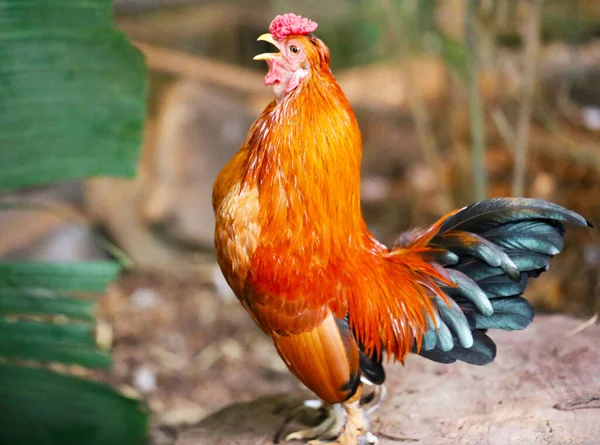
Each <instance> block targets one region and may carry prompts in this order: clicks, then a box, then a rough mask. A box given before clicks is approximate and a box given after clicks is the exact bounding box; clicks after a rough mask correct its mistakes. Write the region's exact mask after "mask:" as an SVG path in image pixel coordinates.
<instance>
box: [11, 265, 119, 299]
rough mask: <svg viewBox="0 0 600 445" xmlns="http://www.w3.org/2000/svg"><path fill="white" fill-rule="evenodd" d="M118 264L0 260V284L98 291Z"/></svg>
mask: <svg viewBox="0 0 600 445" xmlns="http://www.w3.org/2000/svg"><path fill="white" fill-rule="evenodd" d="M118 272H119V265H118V264H116V263H112V262H106V261H98V262H86V263H55V264H46V263H0V288H6V287H24V288H28V289H35V288H46V289H51V290H58V291H69V290H80V291H91V292H101V291H103V290H104V289H105V288H106V286H107V284H108V283H109V282H110V281H112V280H114V279H115V278H116V277H117V274H118Z"/></svg>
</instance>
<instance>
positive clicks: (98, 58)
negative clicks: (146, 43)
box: [0, 0, 146, 189]
mask: <svg viewBox="0 0 600 445" xmlns="http://www.w3.org/2000/svg"><path fill="white" fill-rule="evenodd" d="M0 17H1V18H2V27H0V60H1V61H2V63H1V64H0V147H1V148H0V166H1V171H0V189H12V188H16V187H22V186H32V185H36V184H42V183H47V182H51V181H65V180H70V179H81V178H85V177H88V176H96V175H106V176H132V175H134V174H135V171H136V166H137V161H138V153H139V147H140V145H141V138H142V129H143V124H144V109H145V92H146V77H145V68H144V61H143V57H142V55H141V54H140V53H139V52H138V51H137V50H136V49H135V48H133V47H132V46H131V45H130V44H129V43H128V42H127V40H126V38H125V36H124V35H123V34H122V33H120V32H119V31H117V30H115V29H114V28H113V24H112V2H111V1H110V0H93V1H90V0H27V1H15V0H0Z"/></svg>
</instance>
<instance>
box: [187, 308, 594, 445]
mask: <svg viewBox="0 0 600 445" xmlns="http://www.w3.org/2000/svg"><path fill="white" fill-rule="evenodd" d="M580 324H581V320H576V319H573V318H568V317H565V316H539V317H537V318H536V321H535V322H534V323H533V325H532V326H530V327H529V328H528V329H527V330H525V331H523V332H493V333H492V337H493V339H494V340H495V341H496V343H497V345H498V356H497V359H496V361H495V362H494V363H492V364H490V365H488V366H485V367H477V366H471V365H467V364H465V363H455V364H452V365H443V364H437V363H434V362H431V361H429V360H426V359H423V358H421V357H418V356H415V355H411V356H410V357H408V359H407V360H406V366H405V367H402V366H401V365H394V366H388V367H387V372H388V379H387V382H386V384H387V387H388V389H389V392H388V399H387V400H386V401H385V402H384V404H383V406H382V407H381V409H380V410H379V411H378V412H377V413H376V414H374V416H373V418H372V421H371V431H372V432H373V433H374V434H376V435H377V436H378V437H379V439H380V443H381V445H395V444H399V443H403V442H407V443H412V442H414V443H417V444H418V443H420V444H425V445H446V444H469V445H478V444H482V445H483V444H485V445H510V444H527V445H529V444H544V445H567V444H571V445H576V444H577V445H594V444H596V445H597V444H600V346H599V343H600V326H599V325H594V326H590V327H589V328H587V329H585V330H582V331H580V332H578V333H575V334H573V333H572V331H573V330H574V329H576V328H577V327H578V326H579V325H580ZM569 333H570V334H571V335H569ZM305 398H310V394H294V395H271V396H267V397H264V398H260V399H258V400H255V401H253V402H250V403H241V404H234V405H231V406H229V407H226V408H225V409H223V410H221V411H219V412H217V413H215V414H213V415H211V416H209V417H207V418H205V419H204V420H203V421H202V422H200V423H199V424H198V425H195V426H193V427H190V428H188V429H186V430H183V431H182V432H181V434H180V435H179V438H178V439H177V442H176V445H257V444H262V445H269V444H273V443H275V440H276V435H277V432H278V430H281V429H282V426H283V425H284V423H285V421H286V418H288V417H290V416H291V415H292V413H293V412H294V409H295V408H297V407H298V406H300V405H301V403H302V400H303V399H305ZM312 414H313V415H312V417H311V416H310V415H307V414H306V413H305V415H304V416H303V417H304V418H297V419H296V421H295V422H294V424H292V423H291V422H289V423H288V425H287V426H286V427H285V428H284V431H280V437H281V438H283V437H285V434H287V433H288V432H290V431H291V430H293V427H295V428H298V427H301V426H302V425H299V424H298V422H300V423H304V424H311V423H314V422H315V421H316V416H317V413H316V412H314V413H312Z"/></svg>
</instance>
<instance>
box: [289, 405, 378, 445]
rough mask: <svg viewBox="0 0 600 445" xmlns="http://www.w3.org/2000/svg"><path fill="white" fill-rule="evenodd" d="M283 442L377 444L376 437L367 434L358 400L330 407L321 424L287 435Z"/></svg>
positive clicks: (365, 421)
mask: <svg viewBox="0 0 600 445" xmlns="http://www.w3.org/2000/svg"><path fill="white" fill-rule="evenodd" d="M311 439H312V440H311ZM285 440H286V441H291V440H310V441H309V442H308V443H309V445H377V444H378V443H379V441H378V440H377V437H375V436H374V435H373V434H371V433H369V432H368V421H367V418H366V415H365V411H364V410H363V408H362V407H361V406H360V402H359V401H358V400H356V401H353V402H345V403H342V404H335V405H333V406H331V408H330V409H329V412H328V415H327V417H326V418H325V420H324V421H323V422H322V423H321V424H319V425H317V426H316V427H314V428H310V429H306V430H301V431H297V432H295V433H291V434H288V436H287V437H286V438H285Z"/></svg>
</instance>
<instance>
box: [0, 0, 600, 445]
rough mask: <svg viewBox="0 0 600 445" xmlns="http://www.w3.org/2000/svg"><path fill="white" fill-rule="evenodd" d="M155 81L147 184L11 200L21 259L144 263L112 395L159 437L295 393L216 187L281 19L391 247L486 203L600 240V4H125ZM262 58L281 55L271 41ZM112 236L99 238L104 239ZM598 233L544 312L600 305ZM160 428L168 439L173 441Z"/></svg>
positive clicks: (575, 242)
mask: <svg viewBox="0 0 600 445" xmlns="http://www.w3.org/2000/svg"><path fill="white" fill-rule="evenodd" d="M114 12H115V21H116V24H117V27H118V28H119V29H121V30H122V31H123V32H125V33H126V35H127V36H128V37H129V38H130V39H131V40H132V41H133V43H134V44H135V45H136V46H137V47H138V48H139V49H140V50H141V51H142V52H143V54H144V55H145V57H146V61H147V64H148V67H149V70H150V90H149V97H148V115H147V120H146V128H145V137H144V146H143V148H142V156H141V161H140V164H139V167H138V175H137V178H136V179H135V180H123V179H111V178H94V179H91V180H86V181H83V182H70V183H63V184H60V185H58V186H52V187H46V188H36V189H30V190H27V191H24V192H20V193H18V194H13V195H10V196H8V195H4V196H2V199H5V200H6V199H15V198H17V199H19V200H21V201H32V202H43V203H48V204H51V205H53V206H54V208H55V209H57V211H55V212H40V211H39V210H29V211H24V210H18V211H17V210H12V211H11V210H9V211H3V212H2V213H0V230H1V231H2V233H3V236H2V237H1V238H0V255H2V257H3V258H5V259H12V260H15V259H22V260H47V261H56V262H61V261H79V260H90V259H103V258H108V257H110V256H111V255H114V254H115V249H111V248H109V249H107V247H106V246H107V243H106V242H102V241H101V242H99V241H98V240H99V239H100V240H102V239H106V240H110V241H111V242H112V243H114V244H115V245H116V246H117V247H118V248H119V249H121V250H122V251H123V252H124V253H125V254H126V255H127V257H129V258H130V259H131V263H132V265H131V268H130V270H129V271H128V272H127V273H126V274H124V275H123V276H122V278H121V279H120V281H119V282H118V283H115V285H114V286H113V287H112V288H111V290H110V292H109V295H108V296H107V297H106V298H105V299H104V300H103V301H102V307H103V312H104V313H105V316H106V317H108V318H109V319H110V320H112V321H113V323H114V329H115V349H114V358H115V367H114V372H113V375H112V377H111V379H112V380H113V382H114V383H116V384H124V385H129V386H133V387H134V388H135V389H136V390H137V391H138V392H140V393H142V394H144V395H145V396H146V398H147V400H148V401H149V403H150V406H151V408H152V410H153V413H154V416H155V417H156V419H157V423H158V424H161V425H163V426H173V425H180V424H184V423H191V422H196V421H197V420H199V419H201V418H202V417H203V416H205V415H206V414H208V413H210V412H212V411H214V410H216V409H218V408H220V407H222V406H224V405H226V404H228V403H230V402H232V401H241V400H248V399H251V398H253V397H255V396H257V395H259V394H264V393H267V392H275V391H286V390H291V389H295V388H298V383H297V382H296V381H295V379H293V378H292V377H291V376H290V375H289V374H288V373H287V371H286V369H285V366H284V365H283V363H282V362H281V361H280V359H279V358H278V356H277V355H276V353H275V351H274V349H273V348H272V346H271V345H270V343H269V341H268V340H267V339H266V338H263V336H262V334H261V333H260V332H259V331H258V329H257V328H255V327H254V326H253V325H252V322H251V320H250V318H249V317H248V316H247V315H246V314H245V313H244V311H243V309H241V307H239V305H238V303H237V301H235V299H234V297H233V296H232V294H231V293H230V291H229V290H228V288H227V285H226V284H225V283H224V280H223V278H222V277H221V275H220V273H219V272H218V269H217V268H216V263H215V259H214V252H213V223H214V220H213V213H212V207H211V191H212V185H213V182H214V180H215V178H216V175H217V174H218V172H219V171H220V169H221V168H222V167H223V166H224V165H225V163H226V161H227V160H228V159H229V158H230V157H231V156H232V155H233V154H234V153H235V152H236V151H237V149H238V148H239V146H240V144H241V143H242V142H243V140H244V138H245V135H246V133H247V130H248V128H249V126H250V124H251V123H252V122H253V120H254V119H255V118H256V117H257V115H258V114H259V113H260V111H261V110H262V108H263V107H264V106H265V105H266V104H267V103H268V102H269V100H270V99H271V92H270V90H269V89H268V88H266V87H264V85H263V76H264V74H265V73H266V66H265V64H264V63H260V62H254V61H253V60H252V57H253V56H254V55H255V54H258V53H261V52H264V51H268V50H269V48H268V46H263V44H264V42H256V37H258V36H259V35H260V34H262V33H264V32H266V31H267V29H268V25H269V23H270V21H271V19H272V18H273V17H274V16H275V15H276V14H278V13H285V12H294V13H297V14H301V15H305V16H307V17H309V18H311V19H313V20H315V21H317V22H318V23H319V29H318V30H317V32H316V34H317V35H318V36H319V37H320V38H321V39H322V40H324V41H325V43H326V44H327V45H328V46H329V48H330V49H331V52H332V69H333V72H334V74H335V76H336V78H337V79H338V81H339V82H340V84H341V86H342V88H343V90H344V91H345V93H346V95H347V96H348V98H349V99H350V101H351V103H352V104H353V106H354V109H355V111H356V113H357V116H358V119H359V123H360V126H361V130H362V132H363V139H364V153H363V166H362V198H363V209H364V212H365V217H366V220H367V222H368V224H369V227H370V229H371V230H372V231H373V232H374V234H375V235H376V236H377V237H378V238H379V239H380V240H382V241H383V242H385V243H391V242H392V240H393V239H394V237H395V236H396V235H397V234H398V232H400V231H402V230H405V229H408V228H410V227H414V226H424V225H428V224H430V223H431V222H433V221H434V220H435V219H437V218H438V217H439V216H441V215H442V214H443V213H445V212H447V211H449V210H451V209H453V208H456V207H460V206H464V205H467V204H469V203H471V202H473V201H475V200H479V199H483V198H485V197H496V196H510V195H516V196H529V197H536V198H541V199H546V200H550V201H554V202H557V203H559V204H561V205H564V206H566V207H569V208H571V209H573V210H575V211H577V212H579V213H581V214H583V215H584V216H585V217H586V218H587V219H589V220H590V221H591V222H592V223H593V224H595V226H596V227H598V226H600V2H597V1H593V0H569V1H567V0H545V1H542V0H480V1H470V0H376V1H371V0H330V1H328V2H324V1H316V0H314V1H313V0H303V1H300V0H297V1H289V0H272V1H268V0H228V1H209V0H117V1H116V2H115V11H114ZM264 45H266V44H264ZM98 235H101V236H100V237H99V236H98ZM599 272H600V235H599V233H598V231H597V230H591V231H590V230H581V231H578V230H571V231H570V233H569V236H568V237H567V238H566V248H565V250H564V253H563V254H562V255H560V256H559V257H557V258H556V259H555V260H553V263H552V268H551V270H550V272H549V273H547V274H544V275H542V277H541V278H539V279H538V280H536V281H535V282H533V283H532V284H531V286H530V288H529V290H528V294H527V297H528V298H529V299H530V301H531V302H532V303H533V304H534V306H535V307H536V308H537V309H538V310H540V311H547V312H564V313H568V314H571V315H574V316H578V317H586V318H589V317H590V316H592V315H594V314H595V313H597V312H598V311H599V310H600V278H599ZM162 433H164V434H166V435H168V434H169V431H168V428H167V429H166V430H164V431H163V432H162Z"/></svg>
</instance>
